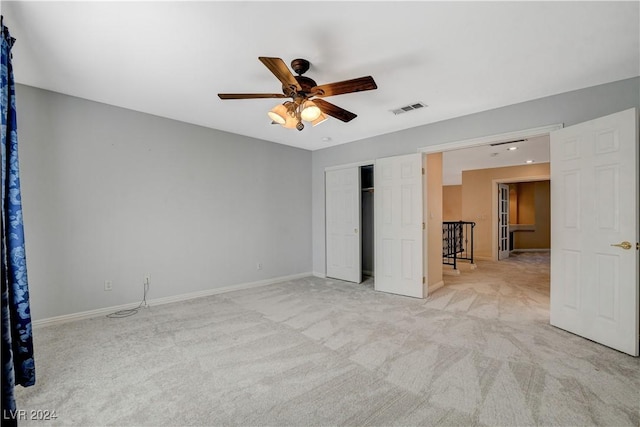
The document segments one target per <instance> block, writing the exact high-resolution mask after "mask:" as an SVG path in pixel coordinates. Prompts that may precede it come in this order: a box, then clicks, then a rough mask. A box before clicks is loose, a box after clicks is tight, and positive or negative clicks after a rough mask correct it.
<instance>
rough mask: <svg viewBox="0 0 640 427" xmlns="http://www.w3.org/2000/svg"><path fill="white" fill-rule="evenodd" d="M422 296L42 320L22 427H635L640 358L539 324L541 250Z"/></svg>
mask: <svg viewBox="0 0 640 427" xmlns="http://www.w3.org/2000/svg"><path fill="white" fill-rule="evenodd" d="M461 270H462V273H461V274H460V275H459V276H447V277H446V281H447V285H446V286H445V287H444V288H442V289H440V290H438V291H436V292H434V293H433V295H431V296H430V297H429V298H428V299H427V300H419V299H413V298H407V297H401V296H395V295H389V294H384V293H378V292H375V291H373V290H372V289H370V287H368V286H367V285H356V284H352V283H347V282H341V281H338V280H331V279H320V278H315V277H310V278H305V279H300V280H295V281H290V282H283V283H279V284H275V285H270V286H265V287H261V288H256V289H249V290H243V291H237V292H231V293H226V294H221V295H216V296H211V297H206V298H200V299H195V300H190V301H185V302H181V303H175V304H170V305H163V306H156V307H151V308H149V309H145V310H142V311H141V312H140V313H139V314H137V315H135V316H132V317H129V318H125V319H108V318H105V317H102V318H96V319H90V320H83V321H78V322H74V323H68V324H64V325H57V326H51V327H45V328H40V329H36V330H35V333H34V337H35V351H36V366H37V369H38V380H37V385H36V386H35V387H32V388H28V389H20V388H18V390H17V401H18V405H19V408H20V409H25V410H31V409H34V410H36V409H42V410H55V411H56V414H57V416H58V418H57V420H55V422H53V423H46V422H40V421H26V422H22V423H21V425H38V426H43V425H51V424H53V425H79V426H89V425H125V426H129V425H149V426H152V425H153V426H155V425H225V426H226V425H251V426H258V425H269V426H289V425H290V426H294V425H295V426H306V425H310V426H320V425H322V426H327V425H349V426H355V425H357V426H361V425H379V426H387V425H404V426H412V425H500V426H511V425H562V426H569V425H571V426H579V425H607V426H613V425H616V426H623V425H629V426H637V425H638V424H639V423H640V415H639V410H640V408H639V405H640V398H639V396H640V395H639V391H640V361H639V360H638V359H635V358H632V357H629V356H626V355H624V354H621V353H619V352H616V351H614V350H610V349H608V348H605V347H603V346H600V345H598V344H595V343H593V342H590V341H588V340H585V339H582V338H579V337H577V336H574V335H572V334H569V333H567V332H564V331H562V330H559V329H556V328H553V327H551V326H549V324H548V316H549V315H548V299H549V290H548V274H549V268H548V255H547V258H546V259H545V256H544V255H539V254H536V255H532V254H523V255H519V256H516V257H513V258H512V259H509V260H507V261H504V262H500V263H491V262H478V268H477V269H476V270H470V269H468V266H464V265H463V266H461Z"/></svg>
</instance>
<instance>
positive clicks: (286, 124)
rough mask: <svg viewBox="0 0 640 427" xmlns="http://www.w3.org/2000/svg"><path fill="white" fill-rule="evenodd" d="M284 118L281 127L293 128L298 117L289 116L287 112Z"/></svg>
mask: <svg viewBox="0 0 640 427" xmlns="http://www.w3.org/2000/svg"><path fill="white" fill-rule="evenodd" d="M286 118H287V119H286V121H285V122H284V123H282V127H283V128H287V129H295V128H296V125H297V124H298V119H296V118H295V117H291V116H290V115H289V114H287V116H286Z"/></svg>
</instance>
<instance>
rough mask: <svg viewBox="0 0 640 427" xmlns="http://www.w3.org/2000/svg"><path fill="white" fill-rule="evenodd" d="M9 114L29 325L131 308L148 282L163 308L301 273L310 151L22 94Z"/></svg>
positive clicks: (28, 90)
mask: <svg viewBox="0 0 640 427" xmlns="http://www.w3.org/2000/svg"><path fill="white" fill-rule="evenodd" d="M17 102H18V126H19V138H20V142H19V144H20V148H19V149H20V153H19V154H20V167H21V179H22V191H23V208H24V220H25V234H26V250H27V261H28V264H27V268H28V274H29V286H30V292H31V309H32V315H33V319H34V320H39V319H44V318H49V317H52V316H58V315H64V314H70V313H77V312H81V311H86V310H93V309H98V308H104V307H110V306H114V305H120V304H125V303H133V302H137V301H140V300H141V298H142V290H143V279H144V275H145V273H150V274H151V286H150V293H149V298H161V297H168V296H175V295H180V294H184V293H189V292H197V291H203V290H209V289H212V288H217V287H223V286H229V285H234V284H242V283H247V282H254V281H259V280H265V279H269V278H274V277H280V276H285V275H291V274H297V273H304V272H310V271H311V193H310V191H309V189H310V188H311V174H310V168H311V153H310V152H309V151H306V150H300V149H295V148H292V147H287V146H283V145H279V144H273V143H271V142H266V141H261V140H256V139H251V138H246V137H243V136H239V135H234V134H229V133H225V132H220V131H216V130H211V129H207V128H203V127H198V126H194V125H189V124H185V123H182V122H177V121H173V120H168V119H163V118H160V117H156V116H151V115H147V114H142V113H138V112H134V111H130V110H125V109H121V108H117V107H111V106H108V105H104V104H99V103H95V102H91V101H87V100H82V99H78V98H73V97H69V96H65V95H61V94H57V93H53V92H48V91H44V90H40V89H36V88H32V87H28V86H20V85H19V86H18V88H17ZM258 262H261V263H262V264H263V269H262V270H259V271H258V270H257V269H256V264H257V263H258ZM105 280H111V281H113V290H112V291H110V292H105V291H104V290H103V289H104V281H105Z"/></svg>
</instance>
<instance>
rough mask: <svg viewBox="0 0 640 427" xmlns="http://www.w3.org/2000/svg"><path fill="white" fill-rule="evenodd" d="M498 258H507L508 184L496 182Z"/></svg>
mask: <svg viewBox="0 0 640 427" xmlns="http://www.w3.org/2000/svg"><path fill="white" fill-rule="evenodd" d="M498 233H499V235H498V259H499V260H500V259H506V258H509V186H508V185H507V184H498Z"/></svg>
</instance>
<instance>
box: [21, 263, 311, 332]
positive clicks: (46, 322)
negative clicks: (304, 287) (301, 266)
mask: <svg viewBox="0 0 640 427" xmlns="http://www.w3.org/2000/svg"><path fill="white" fill-rule="evenodd" d="M314 275H315V274H314ZM309 276H311V273H300V274H292V275H290V276H281V277H274V278H272V279H265V280H259V281H257V282H249V283H240V284H237V285H230V286H224V287H221V288H213V289H207V290H205V291H197V292H189V293H187V294H180V295H173V296H169V297H163V298H155V299H151V300H148V301H147V303H148V304H149V305H150V306H155V305H163V304H171V303H174V302H180V301H186V300H190V299H194V298H201V297H207V296H211V295H217V294H222V293H226V292H233V291H239V290H242V289H251V288H258V287H261V286H267V285H273V284H275V283H279V282H285V281H287V280H295V279H301V278H303V277H309ZM139 305H140V303H139V302H136V303H130V304H123V305H117V306H113V307H105V308H99V309H96V310H89V311H82V312H80V313H72V314H65V315H62V316H55V317H49V318H47V319H40V320H35V321H33V322H32V326H33V327H34V328H41V327H45V326H52V325H59V324H62V323H67V322H73V321H76V320H82V319H90V318H93V317H99V316H106V315H107V314H111V313H115V312H116V311H120V310H129V309H132V308H136V307H138V306H139Z"/></svg>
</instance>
